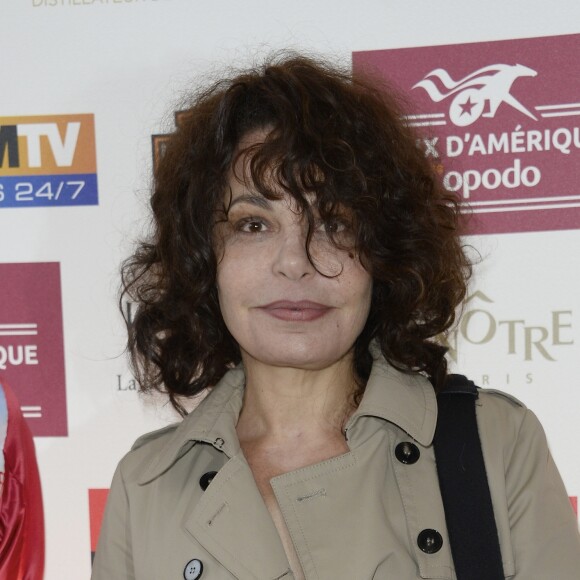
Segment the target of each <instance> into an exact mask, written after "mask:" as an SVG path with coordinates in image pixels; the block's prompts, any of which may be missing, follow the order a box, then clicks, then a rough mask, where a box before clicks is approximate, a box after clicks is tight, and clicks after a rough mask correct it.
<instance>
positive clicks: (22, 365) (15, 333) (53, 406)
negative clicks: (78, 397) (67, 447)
mask: <svg viewBox="0 0 580 580" xmlns="http://www.w3.org/2000/svg"><path fill="white" fill-rule="evenodd" d="M0 280H2V294H3V299H2V301H0V375H1V376H3V377H6V381H7V382H8V383H9V384H10V385H11V387H12V388H13V389H14V390H15V392H16V393H17V395H18V398H19V400H20V403H21V405H22V407H21V409H22V413H23V415H24V417H25V418H26V419H27V420H28V423H29V425H30V428H31V430H32V433H33V434H34V435H36V436H39V435H41V436H66V435H67V415H66V387H65V373H64V349H63V331H62V305H61V287H60V265H59V264H58V263H32V264H0Z"/></svg>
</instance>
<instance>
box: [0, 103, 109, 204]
mask: <svg viewBox="0 0 580 580" xmlns="http://www.w3.org/2000/svg"><path fill="white" fill-rule="evenodd" d="M96 167H97V165H96V154H95V126H94V117H93V115H88V114H85V115H48V116H34V117H0V208H2V207H54V206H65V205H97V204H98V190H97V169H96Z"/></svg>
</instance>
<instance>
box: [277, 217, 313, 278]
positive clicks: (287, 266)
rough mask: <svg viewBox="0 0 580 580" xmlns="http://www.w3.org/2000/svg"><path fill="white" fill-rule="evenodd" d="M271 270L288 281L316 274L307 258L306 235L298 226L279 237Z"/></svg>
mask: <svg viewBox="0 0 580 580" xmlns="http://www.w3.org/2000/svg"><path fill="white" fill-rule="evenodd" d="M273 269H274V273H275V274H277V275H281V276H284V277H286V278H288V279H290V280H300V279H302V278H304V277H305V276H308V275H312V274H314V273H315V272H316V269H315V268H314V266H313V264H312V262H311V261H310V259H309V257H308V252H307V249H306V233H305V232H304V231H303V228H302V227H301V226H299V225H298V224H296V227H294V228H292V229H291V230H290V231H287V232H285V233H284V234H282V235H281V236H280V238H279V240H278V242H277V247H276V248H275V252H274V260H273Z"/></svg>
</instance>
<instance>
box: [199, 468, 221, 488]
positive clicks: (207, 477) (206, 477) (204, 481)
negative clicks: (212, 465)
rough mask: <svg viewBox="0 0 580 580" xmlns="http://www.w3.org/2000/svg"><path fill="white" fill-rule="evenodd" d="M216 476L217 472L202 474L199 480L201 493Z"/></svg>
mask: <svg viewBox="0 0 580 580" xmlns="http://www.w3.org/2000/svg"><path fill="white" fill-rule="evenodd" d="M216 475H217V471H208V472H207V473H204V474H203V475H202V476H201V477H200V478H199V485H200V487H201V489H203V491H205V490H206V489H207V488H208V486H209V484H210V483H211V482H212V479H213V478H214V477H215V476H216Z"/></svg>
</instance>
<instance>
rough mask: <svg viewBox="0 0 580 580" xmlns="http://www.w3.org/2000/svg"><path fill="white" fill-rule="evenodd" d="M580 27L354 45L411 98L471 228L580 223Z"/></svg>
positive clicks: (361, 67)
mask: <svg viewBox="0 0 580 580" xmlns="http://www.w3.org/2000/svg"><path fill="white" fill-rule="evenodd" d="M579 59H580V35H578V34H575V35H565V36H551V37H543V38H528V39H520V40H506V41H494V42H478V43H471V44H456V45H445V46H426V47H420V48H405V49H395V50H374V51H366V52H355V53H353V70H354V72H355V73H356V72H357V71H358V72H360V71H368V72H370V73H371V74H374V75H375V76H377V75H378V76H379V77H382V78H384V79H386V80H387V82H389V83H390V84H391V85H392V86H394V87H395V88H397V89H398V90H400V91H401V93H403V94H404V95H406V96H408V98H409V110H408V111H407V113H408V115H407V116H406V119H407V121H408V123H409V125H411V126H413V127H416V128H417V131H418V132H419V134H420V135H421V138H420V140H419V142H418V143H419V145H420V146H421V147H422V148H423V149H424V151H425V155H426V156H427V157H428V158H429V159H430V161H432V162H433V163H434V165H435V167H436V168H437V170H438V172H439V173H440V174H441V177H442V179H443V184H444V186H445V187H446V188H447V189H448V190H449V191H454V192H457V194H458V196H459V197H460V198H461V199H462V200H463V201H464V202H465V209H466V211H467V212H469V213H470V214H471V219H470V233H474V234H487V233H502V232H528V231H546V230H563V229H578V228H580V75H579V74H578V60H579Z"/></svg>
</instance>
